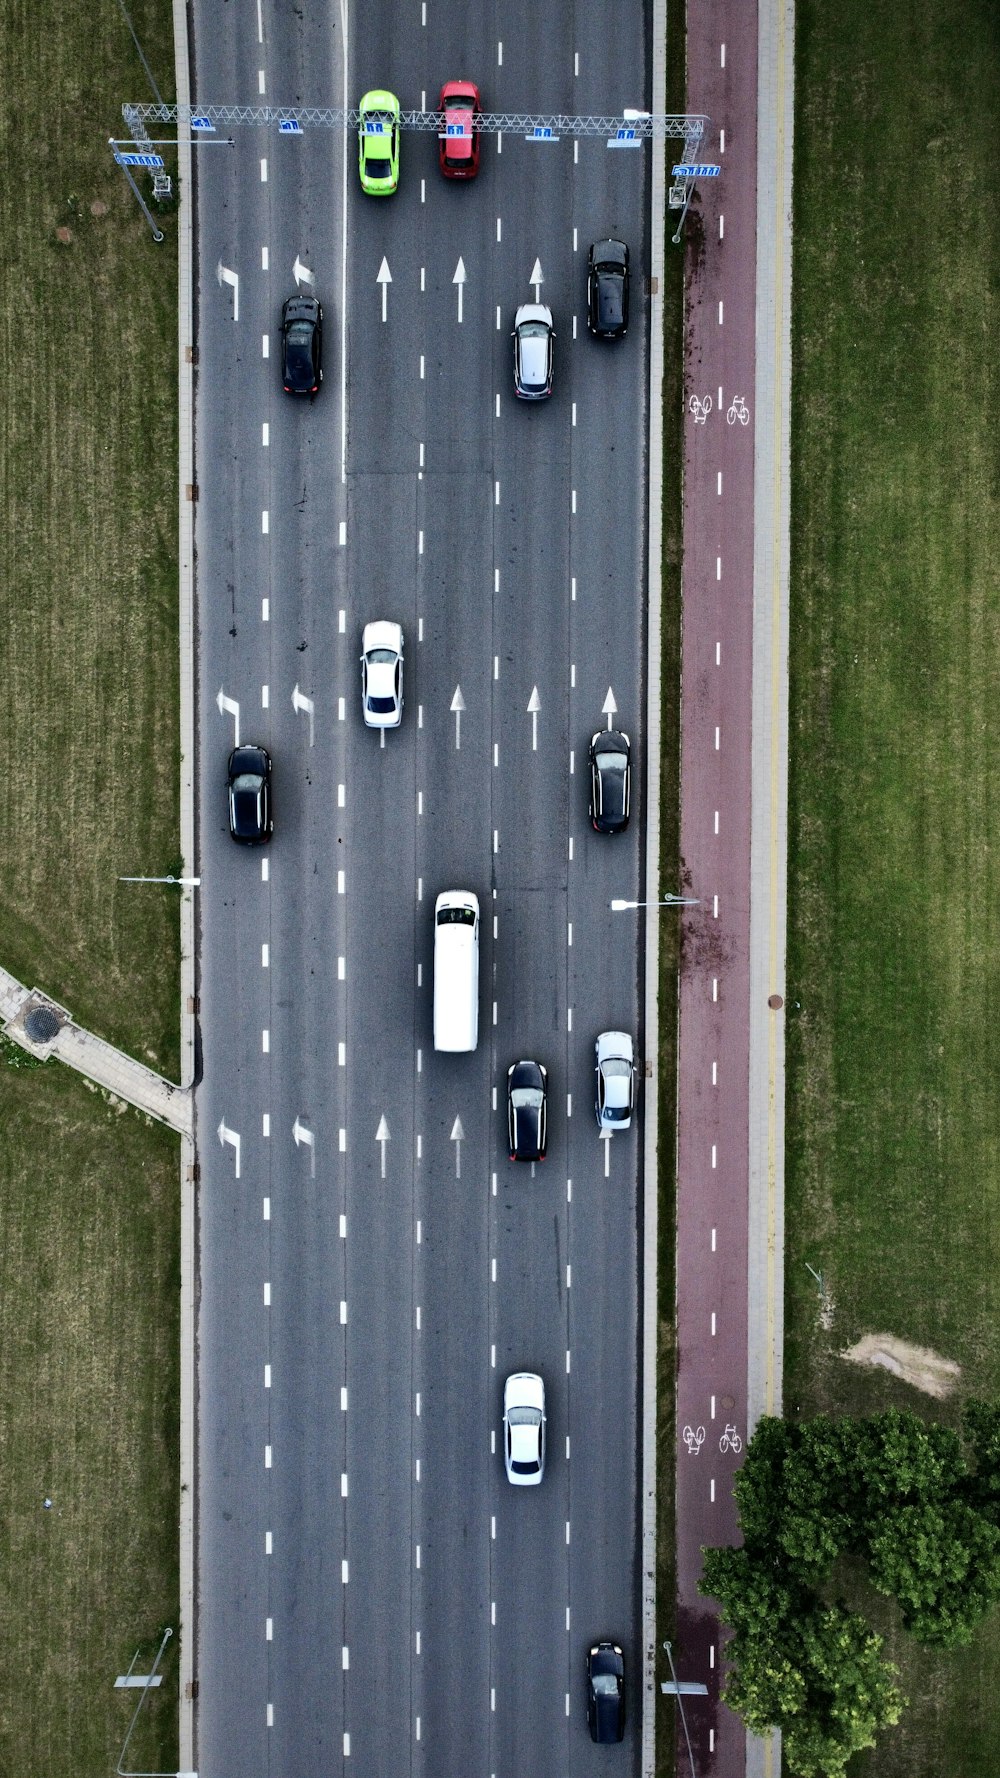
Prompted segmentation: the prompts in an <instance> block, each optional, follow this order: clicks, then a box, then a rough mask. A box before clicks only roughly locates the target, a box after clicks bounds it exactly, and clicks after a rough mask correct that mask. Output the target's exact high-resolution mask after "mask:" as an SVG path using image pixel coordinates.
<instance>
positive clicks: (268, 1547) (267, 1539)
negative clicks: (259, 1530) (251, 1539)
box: [264, 1531, 274, 1556]
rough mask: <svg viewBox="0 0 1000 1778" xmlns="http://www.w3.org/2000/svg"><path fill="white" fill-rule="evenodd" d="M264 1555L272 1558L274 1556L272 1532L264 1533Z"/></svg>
mask: <svg viewBox="0 0 1000 1778" xmlns="http://www.w3.org/2000/svg"><path fill="white" fill-rule="evenodd" d="M264 1554H265V1556H272V1555H273V1554H274V1539H273V1538H272V1536H271V1533H270V1531H265V1533H264Z"/></svg>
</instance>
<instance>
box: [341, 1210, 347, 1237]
mask: <svg viewBox="0 0 1000 1778" xmlns="http://www.w3.org/2000/svg"><path fill="white" fill-rule="evenodd" d="M340 1239H341V1240H342V1241H346V1240H347V1217H346V1216H344V1215H341V1218H340Z"/></svg>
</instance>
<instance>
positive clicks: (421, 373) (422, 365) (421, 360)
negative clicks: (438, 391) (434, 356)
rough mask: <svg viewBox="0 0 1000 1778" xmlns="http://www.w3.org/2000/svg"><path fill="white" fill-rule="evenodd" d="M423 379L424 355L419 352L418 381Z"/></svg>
mask: <svg viewBox="0 0 1000 1778" xmlns="http://www.w3.org/2000/svg"><path fill="white" fill-rule="evenodd" d="M423 380H424V355H423V353H422V352H421V354H420V381H421V382H423Z"/></svg>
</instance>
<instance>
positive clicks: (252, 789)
mask: <svg viewBox="0 0 1000 1778" xmlns="http://www.w3.org/2000/svg"><path fill="white" fill-rule="evenodd" d="M263 782H264V780H263V778H262V777H261V775H260V773H259V772H241V773H240V775H239V777H238V778H234V779H233V790H234V792H235V793H236V795H237V796H240V797H255V796H256V795H257V794H258V792H259V790H260V787H261V785H262V784H263Z"/></svg>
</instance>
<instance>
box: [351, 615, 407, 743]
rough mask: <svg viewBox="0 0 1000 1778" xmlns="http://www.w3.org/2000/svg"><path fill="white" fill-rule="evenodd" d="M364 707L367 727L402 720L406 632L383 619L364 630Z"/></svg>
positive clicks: (396, 723)
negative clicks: (404, 636) (404, 634)
mask: <svg viewBox="0 0 1000 1778" xmlns="http://www.w3.org/2000/svg"><path fill="white" fill-rule="evenodd" d="M361 709H362V713H363V715H364V719H365V723H366V725H367V726H368V728H398V727H399V725H400V723H401V722H402V720H403V632H402V630H401V628H400V626H399V624H394V623H389V622H387V621H386V620H384V619H381V620H379V621H378V622H376V623H371V624H365V627H364V630H363V631H362V634H361Z"/></svg>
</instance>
